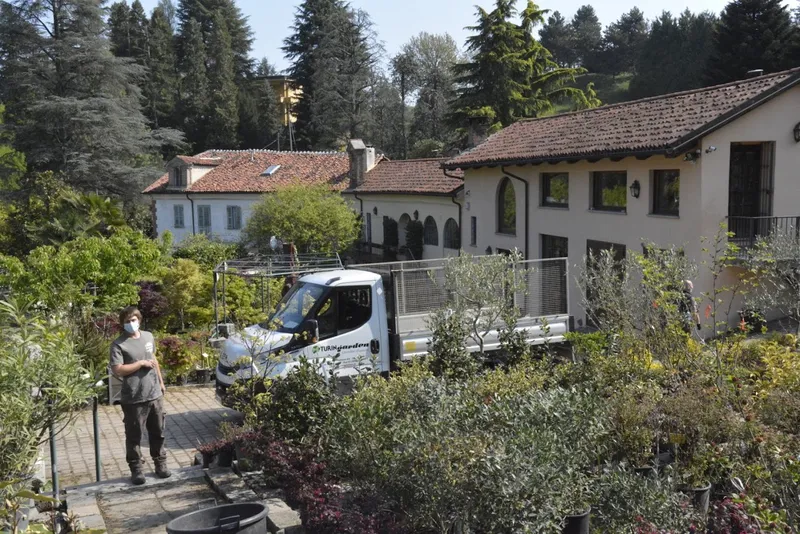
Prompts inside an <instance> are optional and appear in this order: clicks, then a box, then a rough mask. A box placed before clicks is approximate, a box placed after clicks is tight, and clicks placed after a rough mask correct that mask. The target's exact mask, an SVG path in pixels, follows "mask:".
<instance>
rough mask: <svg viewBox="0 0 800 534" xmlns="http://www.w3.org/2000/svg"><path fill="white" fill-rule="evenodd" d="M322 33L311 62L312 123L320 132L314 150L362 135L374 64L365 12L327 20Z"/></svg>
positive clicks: (371, 42) (339, 144)
mask: <svg viewBox="0 0 800 534" xmlns="http://www.w3.org/2000/svg"><path fill="white" fill-rule="evenodd" d="M321 34H322V39H321V40H320V45H319V48H318V49H317V50H316V51H315V53H314V61H313V63H312V68H313V69H314V72H313V75H312V82H313V84H314V96H313V98H312V101H311V112H312V117H311V119H312V125H313V128H314V130H315V131H317V132H319V140H318V146H319V147H320V148H328V149H335V148H339V147H343V146H344V144H345V143H346V142H347V139H348V138H353V137H362V136H363V134H364V131H365V130H366V123H367V121H368V120H369V115H368V113H367V107H368V102H369V98H370V89H371V88H372V84H373V83H374V76H373V74H374V67H375V66H376V62H377V54H376V53H375V48H376V45H375V44H374V37H375V36H374V31H373V29H372V21H371V20H370V18H369V15H367V14H366V12H364V11H344V12H339V13H338V14H337V15H335V16H331V17H329V18H328V19H326V20H325V21H324V22H323V25H322V29H321Z"/></svg>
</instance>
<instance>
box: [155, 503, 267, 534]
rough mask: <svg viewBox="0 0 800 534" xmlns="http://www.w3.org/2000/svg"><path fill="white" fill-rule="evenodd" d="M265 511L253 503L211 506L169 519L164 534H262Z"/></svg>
mask: <svg viewBox="0 0 800 534" xmlns="http://www.w3.org/2000/svg"><path fill="white" fill-rule="evenodd" d="M267 511H268V510H267V507H266V506H265V505H263V504H261V503H257V502H245V503H239V504H224V505H222V506H214V507H213V508H206V509H205V510H199V511H197V512H192V513H190V514H185V515H182V516H180V517H178V518H176V519H173V520H172V521H170V522H169V523H167V534H223V533H225V534H227V533H231V534H232V533H239V534H264V533H266V532H267Z"/></svg>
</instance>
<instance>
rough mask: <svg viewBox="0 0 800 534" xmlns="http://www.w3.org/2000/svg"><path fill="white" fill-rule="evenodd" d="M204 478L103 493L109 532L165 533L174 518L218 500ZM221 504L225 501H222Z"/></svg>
mask: <svg viewBox="0 0 800 534" xmlns="http://www.w3.org/2000/svg"><path fill="white" fill-rule="evenodd" d="M216 498H218V497H217V495H216V494H215V493H214V492H213V491H212V490H211V488H209V487H208V484H207V483H206V481H205V479H203V478H195V479H192V480H184V481H181V482H179V483H175V484H171V485H157V486H150V487H148V486H145V487H142V488H136V489H131V490H128V491H124V492H116V493H112V492H109V493H101V494H98V496H97V503H98V505H99V507H100V510H101V512H102V514H103V517H104V519H105V527H106V529H107V530H108V533H109V534H126V533H129V532H130V533H134V532H135V533H137V534H164V532H166V525H167V523H169V522H170V521H171V520H172V519H175V518H177V517H180V516H182V515H183V514H188V513H190V512H194V511H197V510H198V509H199V508H198V506H202V507H204V508H205V507H208V506H214V505H215V504H216V501H215V499H216ZM220 504H222V503H220Z"/></svg>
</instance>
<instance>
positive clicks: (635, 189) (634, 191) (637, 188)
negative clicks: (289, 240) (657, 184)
mask: <svg viewBox="0 0 800 534" xmlns="http://www.w3.org/2000/svg"><path fill="white" fill-rule="evenodd" d="M630 189H631V195H633V198H639V193H641V192H642V186H641V184H640V183H639V180H634V181H633V183H632V184H631V188H630Z"/></svg>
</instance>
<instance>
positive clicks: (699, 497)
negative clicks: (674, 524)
mask: <svg viewBox="0 0 800 534" xmlns="http://www.w3.org/2000/svg"><path fill="white" fill-rule="evenodd" d="M686 492H687V493H688V494H689V496H690V497H691V498H692V506H693V507H694V509H695V510H697V511H698V512H699V513H701V514H702V515H706V514H707V513H708V505H709V502H710V501H711V484H707V485H706V486H703V487H700V488H689V489H688V490H686Z"/></svg>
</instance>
